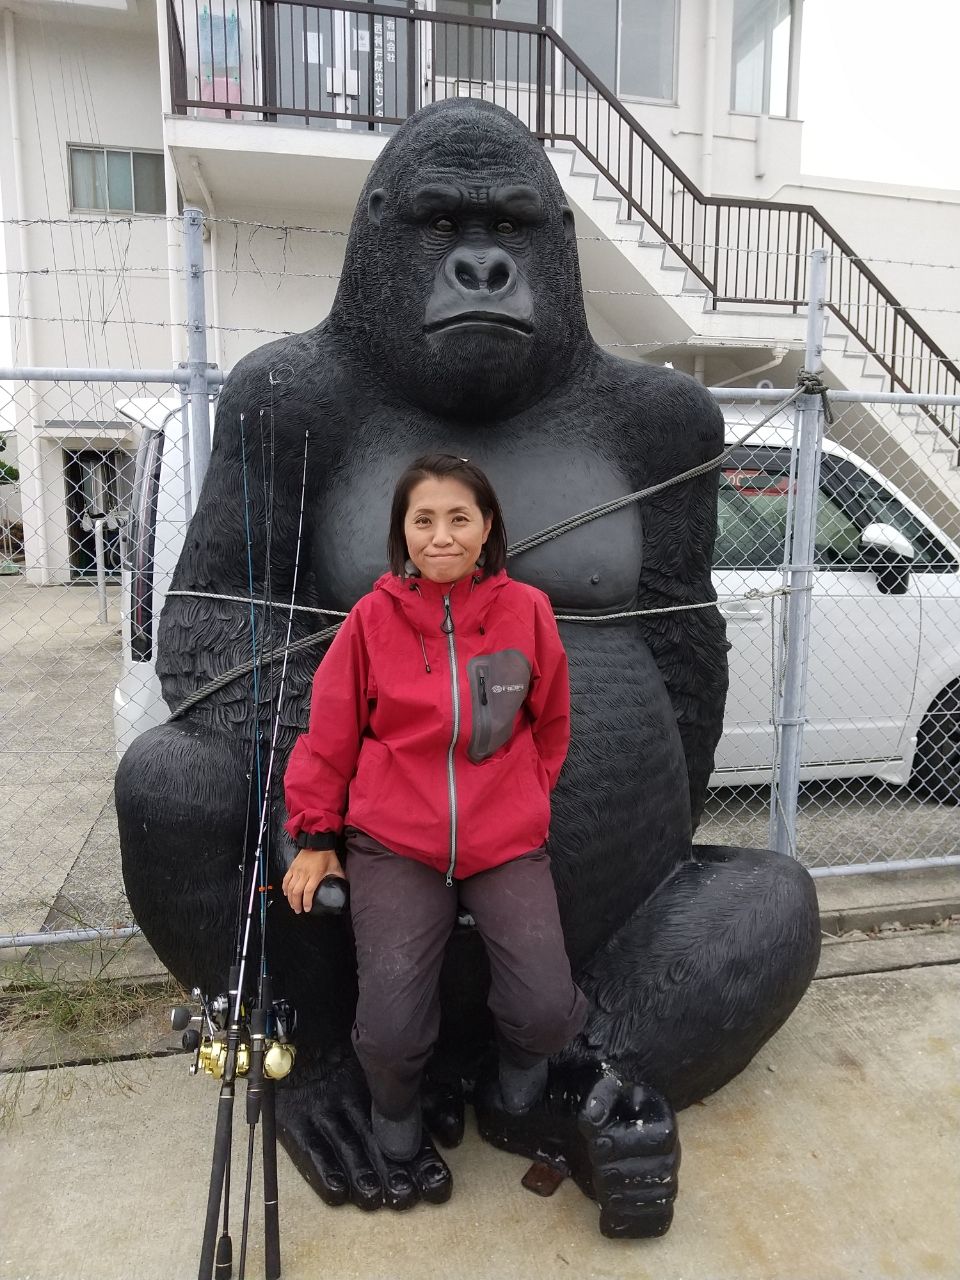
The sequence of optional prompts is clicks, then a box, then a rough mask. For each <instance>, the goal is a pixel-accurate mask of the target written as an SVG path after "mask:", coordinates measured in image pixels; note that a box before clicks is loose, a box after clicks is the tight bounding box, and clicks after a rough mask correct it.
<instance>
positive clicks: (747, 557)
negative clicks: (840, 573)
mask: <svg viewBox="0 0 960 1280" xmlns="http://www.w3.org/2000/svg"><path fill="white" fill-rule="evenodd" d="M737 460H738V462H739V463H740V465H738V466H736V467H730V468H727V469H725V470H724V471H723V474H722V479H721V483H720V503H719V509H718V513H717V542H716V547H715V551H714V567H715V568H717V569H777V568H779V567H780V565H782V563H783V544H784V540H785V537H786V526H787V499H788V496H789V487H790V476H789V472H790V455H789V453H787V452H786V451H771V452H769V453H766V454H764V453H762V452H761V451H759V450H758V451H756V452H755V453H751V452H749V451H744V453H743V454H742V455H740V456H739V457H738V459H737ZM874 523H876V524H889V525H892V526H893V527H894V528H895V529H897V530H898V532H900V533H902V534H903V535H904V536H905V537H907V538H909V540H910V542H911V544H912V546H913V549H914V552H915V553H916V555H915V558H914V560H913V561H912V567H913V568H914V569H918V570H922V571H925V572H930V571H934V572H940V573H944V572H953V571H955V570H956V568H957V563H956V560H955V559H954V557H953V556H951V555H950V553H949V552H948V551H947V549H946V547H944V546H943V545H942V544H941V543H940V542H939V541H938V540H937V539H936V538H935V537H934V536H933V534H932V533H930V531H929V530H928V529H927V528H926V526H925V525H923V524H922V523H921V522H920V521H919V520H917V519H916V518H915V517H914V516H912V515H911V514H910V512H909V511H907V509H906V507H904V505H903V503H902V502H899V501H898V500H897V499H896V498H895V497H894V496H893V494H891V493H888V492H887V490H886V489H885V488H884V487H883V486H882V485H881V484H878V482H877V481H876V480H873V479H871V478H870V476H868V475H866V474H865V473H864V472H863V471H861V470H860V468H859V467H857V466H856V465H855V464H854V463H852V462H848V461H846V460H842V459H837V458H830V457H826V458H824V460H823V472H822V475H821V488H820V496H819V501H818V504H817V529H816V535H815V563H816V564H817V565H818V566H819V567H820V568H824V569H833V570H841V569H852V570H860V571H865V570H871V569H873V568H874V567H875V564H874V561H873V560H872V559H870V558H869V557H866V556H864V555H863V553H862V551H861V548H860V536H861V534H862V533H863V530H864V529H865V528H866V527H867V525H868V524H874Z"/></svg>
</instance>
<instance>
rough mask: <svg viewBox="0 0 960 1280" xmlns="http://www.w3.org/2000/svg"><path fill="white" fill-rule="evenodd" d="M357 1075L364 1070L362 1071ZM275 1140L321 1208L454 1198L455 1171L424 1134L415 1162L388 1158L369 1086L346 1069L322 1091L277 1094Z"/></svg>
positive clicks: (405, 1205)
mask: <svg viewBox="0 0 960 1280" xmlns="http://www.w3.org/2000/svg"><path fill="white" fill-rule="evenodd" d="M356 1074H359V1069H357V1073H356ZM277 1137H278V1139H279V1141H280V1143H281V1145H282V1146H283V1148H284V1150H285V1151H286V1152H287V1155H289V1157H290V1159H291V1160H292V1161H293V1164H294V1166H295V1167H296V1169H297V1170H298V1171H299V1172H300V1174H301V1175H302V1176H303V1177H304V1178H305V1179H306V1181H307V1182H308V1183H309V1184H310V1186H311V1187H313V1189H314V1191H316V1193H317V1195H318V1196H319V1197H320V1199H321V1200H322V1201H323V1202H324V1204H327V1205H331V1206H334V1207H336V1206H338V1205H341V1204H346V1203H347V1202H348V1201H349V1202H350V1203H351V1204H354V1205H356V1207H357V1208H358V1209H364V1210H366V1211H373V1210H374V1209H379V1208H381V1207H382V1206H384V1205H386V1207H387V1208H389V1209H395V1210H401V1211H402V1210H404V1209H411V1208H412V1207H413V1206H414V1205H415V1204H417V1203H418V1202H419V1201H420V1200H424V1201H426V1202H427V1203H428V1204H443V1203H444V1201H446V1200H449V1199H450V1195H451V1193H452V1190H453V1179H452V1178H451V1175H450V1170H449V1169H448V1167H447V1165H446V1164H445V1162H444V1161H443V1159H442V1158H441V1157H440V1156H439V1155H438V1154H437V1151H436V1148H435V1147H434V1145H433V1143H432V1142H431V1141H430V1139H429V1138H427V1137H426V1136H424V1139H423V1141H422V1143H421V1145H420V1149H419V1151H418V1152H417V1154H416V1155H415V1156H414V1157H413V1159H412V1160H405V1161H397V1160H390V1159H389V1158H388V1157H386V1156H385V1155H384V1154H383V1152H382V1151H381V1150H380V1148H379V1147H378V1146H377V1143H376V1142H375V1140H374V1137H373V1132H372V1130H371V1127H370V1101H369V1098H368V1096H367V1095H366V1089H365V1086H363V1085H362V1084H361V1083H360V1081H358V1080H357V1079H355V1078H354V1073H353V1072H344V1073H340V1074H338V1075H336V1076H335V1077H334V1078H333V1079H330V1080H327V1081H326V1082H325V1083H324V1084H323V1085H322V1086H319V1087H313V1088H300V1089H293V1088H287V1089H280V1090H278V1092H277Z"/></svg>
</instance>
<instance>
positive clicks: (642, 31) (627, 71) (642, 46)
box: [617, 0, 677, 102]
mask: <svg viewBox="0 0 960 1280" xmlns="http://www.w3.org/2000/svg"><path fill="white" fill-rule="evenodd" d="M676 40H677V0H620V54H619V63H620V79H619V82H618V84H617V92H618V93H621V94H627V95H628V96H631V97H637V98H658V99H661V100H666V101H669V102H672V101H673V99H674V97H675V96H676V95H675V92H674V83H673V71H674V65H675V62H676V57H675V50H676Z"/></svg>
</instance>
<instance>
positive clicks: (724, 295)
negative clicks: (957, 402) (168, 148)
mask: <svg viewBox="0 0 960 1280" xmlns="http://www.w3.org/2000/svg"><path fill="white" fill-rule="evenodd" d="M238 3H246V4H248V5H249V9H250V30H251V32H253V31H259V32H260V46H259V49H258V50H257V53H258V54H259V59H260V66H259V69H258V68H257V58H256V56H255V55H253V56H252V69H250V70H248V72H247V78H248V84H247V85H244V69H243V65H242V61H241V65H240V67H239V72H238V75H237V77H236V80H237V83H236V94H231V93H229V92H228V94H227V96H228V98H229V99H230V100H228V101H224V100H223V97H222V96H217V95H216V94H215V93H214V92H213V89H214V87H215V84H216V79H215V72H214V73H212V74H211V76H210V84H211V92H210V94H209V95H208V96H207V97H204V96H202V94H199V95H198V96H191V95H189V94H188V72H187V68H188V57H187V49H186V46H185V43H184V39H183V33H184V25H185V24H184V21H183V19H184V16H185V13H186V11H187V10H188V9H190V8H192V11H193V12H194V13H195V14H197V15H198V16H197V33H196V34H197V39H196V54H197V62H198V64H199V63H200V61H201V57H200V54H201V48H200V19H199V12H200V3H199V0H168V12H169V20H168V25H169V28H170V51H171V58H170V62H171V80H172V86H171V87H172V105H173V110H174V111H176V112H179V113H181V114H183V113H186V112H188V111H194V110H196V111H213V112H218V113H222V114H223V115H225V116H228V117H249V116H250V114H251V113H253V114H254V115H255V116H256V117H257V118H259V119H262V120H268V121H276V120H277V119H278V118H281V117H282V118H292V119H297V120H302V121H303V123H304V124H305V125H309V124H310V122H311V120H323V121H327V120H349V121H351V123H353V124H360V125H366V126H367V128H368V129H376V128H380V127H383V126H396V125H399V124H401V123H402V122H403V120H404V119H406V118H407V116H409V115H411V114H412V113H413V112H414V111H415V110H417V109H418V108H419V107H420V106H422V105H423V104H424V102H426V101H431V100H435V99H436V98H437V97H438V96H439V97H450V96H462V93H461V91H462V88H463V85H464V83H466V84H467V85H468V90H470V91H472V90H473V89H474V88H475V87H476V86H477V84H478V83H479V84H480V85H481V91H487V90H489V91H490V92H491V93H492V95H493V97H494V100H502V104H503V105H504V106H506V107H507V108H508V109H509V110H512V111H513V112H514V114H516V115H518V116H520V118H521V119H524V115H525V116H526V118H525V123H526V124H527V126H528V127H529V128H530V129H531V132H533V133H534V134H535V136H537V137H539V138H540V139H541V140H542V141H544V142H545V143H546V142H551V143H556V142H566V143H569V144H570V145H571V146H574V147H575V148H576V149H577V150H579V151H580V152H581V153H582V154H583V155H584V156H585V157H586V158H587V159H588V160H589V161H590V163H591V164H592V165H593V166H594V167H595V169H596V170H597V172H598V173H599V174H600V175H601V176H602V177H603V178H604V179H605V180H606V181H607V182H608V183H609V184H610V185H611V187H612V188H613V190H615V191H616V192H617V193H618V194H619V195H620V197H621V198H622V199H623V200H624V202H625V205H626V212H627V218H628V220H632V218H633V217H634V215H636V216H637V217H638V218H639V219H640V220H642V221H643V222H644V223H646V224H648V225H649V226H650V227H651V228H652V230H653V231H654V232H655V233H656V235H657V236H658V237H659V239H660V240H662V241H663V243H664V245H665V246H667V247H668V248H669V249H670V250H671V252H672V253H673V254H675V255H676V257H677V258H678V259H679V261H680V262H682V263H683V265H684V266H685V267H686V268H687V269H688V270H690V271H691V272H692V274H693V275H694V276H695V277H696V278H697V279H698V280H699V281H700V282H701V283H702V284H703V286H704V287H705V289H706V290H707V291H708V293H709V295H710V297H711V300H712V306H713V307H714V309H716V308H717V307H718V305H719V304H721V303H723V304H741V305H742V304H749V305H753V306H779V307H789V308H790V309H791V310H792V311H793V313H794V314H796V313H797V312H798V311H799V309H800V308H801V307H802V306H804V305H805V304H806V288H807V281H806V273H807V258H808V256H809V253H810V251H811V250H812V249H815V248H825V249H826V250H827V251H828V254H829V273H828V282H827V298H826V306H827V309H828V310H829V311H830V312H831V313H832V314H833V315H834V316H836V318H837V319H838V320H839V321H840V323H841V324H842V325H843V326H844V327H845V328H846V329H847V330H848V331H849V332H850V333H851V334H852V335H853V336H854V337H855V338H856V339H857V340H858V341H859V342H860V343H861V344H862V345H863V346H864V348H865V349H866V350H867V351H868V352H869V353H870V354H871V355H872V357H873V358H874V359H875V360H876V361H877V363H878V364H879V365H880V366H881V367H882V368H883V369H884V371H885V373H886V374H887V377H888V379H889V386H890V390H891V391H893V390H895V389H896V388H897V387H900V388H902V389H903V390H905V391H918V392H922V391H926V392H928V393H934V394H950V393H951V392H960V368H958V367H957V365H956V364H954V363H953V361H951V360H950V359H949V358H948V357H947V356H946V354H945V353H944V351H943V350H942V349H941V347H940V346H939V345H938V344H937V343H936V342H935V341H934V339H933V338H932V337H931V336H930V334H928V333H927V332H926V331H925V330H924V329H923V328H922V327H921V325H919V324H918V323H917V321H916V320H915V319H914V318H913V316H911V315H910V314H909V312H907V310H906V309H905V308H904V307H903V305H902V304H901V303H900V302H899V301H898V299H897V298H896V297H895V296H894V295H893V293H892V292H891V291H890V290H889V289H888V288H887V287H886V285H884V283H883V282H882V281H881V280H880V279H879V277H878V276H877V275H876V274H875V273H874V272H873V271H871V270H870V268H869V267H867V266H865V265H864V264H863V263H862V262H860V260H859V258H858V256H857V254H856V253H855V252H854V250H853V249H852V247H851V246H850V245H849V244H848V242H847V241H846V240H845V239H844V238H843V237H842V236H840V235H839V233H838V232H837V231H836V230H835V229H834V228H833V227H832V226H831V225H830V223H829V222H827V220H826V219H825V218H824V217H823V216H822V215H821V214H820V213H819V212H818V210H817V209H815V208H814V207H813V206H811V205H807V204H794V203H791V202H785V201H775V200H760V199H756V198H750V197H729V196H714V195H705V194H704V193H703V192H702V191H701V190H700V189H699V187H698V186H697V185H696V183H694V182H693V181H692V180H691V179H690V178H689V177H688V176H687V175H686V174H685V173H684V172H683V170H682V169H681V168H680V167H679V166H678V165H677V164H676V163H675V161H673V160H672V159H671V158H670V156H669V155H668V154H667V152H666V151H665V150H664V149H663V148H662V147H661V146H660V144H659V143H658V142H657V141H656V140H655V139H654V138H653V137H652V136H651V135H650V134H649V133H648V132H647V131H646V129H644V128H643V126H642V125H641V124H639V123H638V121H637V120H636V119H635V118H634V116H633V115H631V114H630V112H629V111H628V110H627V109H626V108H625V107H624V106H623V104H622V103H621V102H620V101H619V100H618V99H617V98H616V97H615V96H614V94H613V93H612V92H611V91H610V90H609V89H608V88H607V87H606V86H605V85H604V84H603V83H602V82H601V81H600V80H599V79H598V78H597V77H596V76H595V75H594V73H593V72H592V71H591V70H590V68H589V67H588V66H587V65H586V63H585V62H584V61H583V60H582V59H581V58H580V56H579V55H578V54H577V53H576V51H575V50H574V49H572V48H571V47H570V45H568V44H567V43H566V41H565V40H564V39H563V38H562V37H561V36H560V35H559V34H558V33H557V32H556V31H555V30H554V29H553V28H552V27H550V26H548V25H547V24H546V21H545V15H546V5H545V3H543V0H541V3H540V6H539V10H540V15H539V16H540V18H541V19H543V20H542V21H539V22H537V23H523V22H506V21H501V20H500V19H497V18H481V17H462V16H460V15H457V14H451V13H440V12H434V11H428V10H421V9H417V8H415V7H414V0H410V3H409V4H408V5H406V6H404V7H403V8H399V7H392V6H389V5H386V4H363V3H357V2H355V0H238ZM211 7H212V6H211ZM281 11H283V13H284V21H287V19H289V27H290V34H289V37H288V43H289V46H290V49H291V57H290V59H289V66H286V67H284V65H283V62H282V61H281V60H280V53H279V51H278V42H277V35H278V32H279V30H280V28H279V19H278V15H279V13H280V12H281ZM206 13H207V23H208V24H209V25H210V33H209V38H210V50H209V52H210V58H211V60H212V61H213V60H214V59H215V39H214V29H213V24H214V18H213V17H212V16H210V14H211V9H210V8H207V9H206ZM309 13H313V14H314V15H315V21H316V24H317V36H316V40H317V42H318V43H319V41H320V39H321V36H320V34H319V24H320V14H322V13H326V14H328V15H329V18H328V23H329V39H330V40H331V43H335V42H336V39H337V33H336V28H335V17H334V15H337V14H343V15H346V14H352V15H356V16H357V17H358V18H361V19H364V20H365V21H366V23H367V27H366V31H367V41H368V44H369V45H370V47H371V48H372V45H373V40H374V36H375V33H376V32H377V30H379V34H380V37H381V39H382V33H383V28H384V25H385V24H386V23H388V22H389V23H391V24H393V28H394V29H396V30H397V31H398V32H399V31H400V30H403V31H404V33H405V34H404V41H405V45H406V48H405V56H404V57H403V59H402V61H403V63H404V65H403V67H402V68H401V66H400V65H399V64H400V62H401V58H400V56H399V55H400V49H399V43H398V47H397V49H396V51H395V52H396V55H397V56H396V57H395V59H394V64H393V65H394V70H393V73H392V74H393V82H392V94H391V95H390V99H389V108H390V109H389V110H388V109H387V98H386V97H385V96H384V97H383V101H382V102H380V104H379V107H378V104H377V101H376V96H375V92H374V90H375V84H374V74H375V73H374V64H373V58H372V57H371V58H370V59H368V69H367V74H368V81H367V83H366V84H364V85H363V87H362V92H361V91H360V85H359V82H358V84H357V89H358V93H357V95H356V97H357V102H356V106H357V108H358V109H357V110H351V109H347V108H346V105H345V104H344V106H343V108H342V109H338V106H337V104H336V102H335V101H333V99H332V95H331V94H330V93H329V91H328V93H327V95H326V96H327V99H328V105H324V91H323V88H322V85H320V84H319V65H318V70H317V73H316V76H317V85H316V92H315V93H313V92H312V90H311V87H310V76H311V75H312V73H311V71H310V61H309V58H308V50H307V49H306V48H304V50H303V57H302V59H301V60H300V62H299V63H298V61H297V59H296V58H294V57H293V56H292V48H293V42H294V38H295V37H294V34H293V33H294V28H295V22H294V18H295V15H299V20H300V24H301V30H302V42H303V44H304V45H306V44H307V39H306V32H307V15H308V14H309ZM218 20H219V19H218ZM375 20H377V23H378V24H379V28H377V27H375ZM238 21H239V19H238ZM222 22H223V29H222V33H221V32H218V33H217V36H218V38H220V37H221V36H222V47H223V49H224V51H226V46H227V43H228V38H229V37H228V29H227V21H226V17H225V16H224V17H223V19H222ZM427 28H429V29H431V30H432V31H433V32H434V33H435V36H436V33H437V32H438V31H439V30H441V29H442V30H443V32H444V45H443V53H444V55H445V56H446V57H449V53H450V47H449V35H450V32H451V30H453V32H454V41H455V42H458V43H455V44H454V49H453V52H454V54H455V55H456V74H455V75H454V76H451V75H449V74H445V73H444V74H440V75H438V74H437V65H436V63H437V59H436V56H435V57H434V59H433V61H432V66H431V69H430V74H429V76H428V75H427V74H426V72H427V67H426V62H425V58H424V55H423V52H422V48H421V40H420V34H421V32H422V31H424V30H426V29H427ZM358 30H359V27H358ZM474 31H476V32H478V33H483V32H486V33H490V42H489V54H490V64H491V65H490V68H489V71H490V76H491V78H490V79H489V80H488V79H486V78H485V70H486V68H485V66H484V56H485V49H486V45H485V43H484V42H483V41H481V42H480V44H479V55H480V72H481V74H480V78H479V80H478V79H477V78H476V77H475V76H474V75H473V70H474V67H473V66H472V65H470V64H471V63H472V62H473V61H474V59H475V53H476V49H475V47H474V45H473V44H472V39H473V37H472V36H471V35H470V34H469V33H471V32H474ZM464 32H466V33H468V34H467V37H466V38H467V40H468V42H470V43H468V65H467V68H466V70H467V72H468V74H467V75H466V76H461V75H460V70H461V68H460V53H461V43H459V42H462V39H463V35H462V33H464ZM324 34H326V32H325V33H324ZM497 36H500V37H503V40H504V42H507V41H509V40H510V39H512V40H513V41H514V46H513V47H514V50H515V55H516V60H517V69H518V73H519V71H520V59H521V50H522V49H525V50H526V70H527V71H528V73H529V76H530V78H529V82H527V81H520V80H517V81H516V82H512V83H508V82H506V81H503V82H501V81H499V80H498V79H497V77H496V67H495V65H494V64H495V61H496V45H495V44H494V42H493V38H494V37H497ZM344 39H345V37H344ZM505 47H507V48H508V47H509V46H508V45H505ZM190 52H191V53H192V52H193V46H191V49H190ZM204 53H206V49H204ZM418 55H419V56H418ZM239 56H241V55H238V57H239ZM224 57H226V53H225V52H224ZM225 67H226V64H225ZM284 74H286V79H287V81H288V83H283V82H282V81H283V76H284ZM381 75H382V72H381ZM251 76H252V77H253V84H252V93H251V92H250V90H251V85H250V83H249V80H250V78H251ZM298 76H299V85H300V88H299V89H298ZM571 76H572V78H573V83H574V88H573V91H572V92H571V91H570V90H569V88H568V87H567V86H568V82H569V80H570V78H571ZM227 78H228V77H227V76H226V74H224V75H222V76H221V77H220V79H221V83H223V82H225V81H226V80H227ZM344 92H345V91H344ZM298 93H299V95H300V96H299V97H298V96H297V95H298ZM364 96H366V99H367V103H366V105H367V108H368V109H367V110H365V111H361V110H360V109H359V107H360V104H361V101H362V99H363V97H364ZM251 97H252V98H253V99H254V100H253V101H250V100H249V99H250V98H251ZM314 97H315V99H316V100H315V101H313V100H312V99H313V98H314ZM511 100H512V105H511ZM601 104H602V105H601ZM591 106H595V107H596V111H595V113H594V115H593V116H591V112H590V108H591ZM604 112H605V115H604V114H603V113H604ZM571 124H572V128H571ZM604 126H605V127H604ZM614 135H615V139H614ZM603 144H605V145H603ZM744 223H745V224H746V231H745V232H744ZM724 225H725V230H724ZM764 234H765V237H766V245H765V247H764V245H763V244H762V241H763V237H764ZM722 241H723V243H721V242H722ZM761 259H764V265H763V267H762V269H761V266H760V263H761ZM791 259H792V266H791ZM751 260H752V265H751ZM751 275H752V281H751ZM926 412H927V417H928V418H929V419H930V421H931V422H932V423H934V424H935V425H936V427H937V428H938V430H940V431H941V432H942V433H943V434H945V435H946V436H947V437H948V439H949V440H950V441H951V443H952V444H954V445H956V446H957V447H958V448H960V415H958V414H956V413H955V412H952V411H950V410H946V411H939V412H935V411H934V410H933V409H932V408H930V409H928V410H927V411H926Z"/></svg>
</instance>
